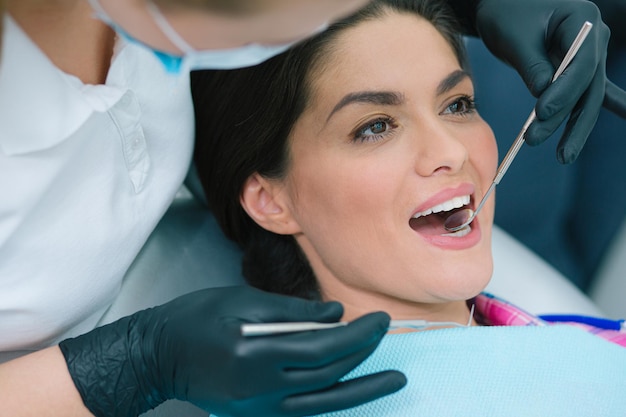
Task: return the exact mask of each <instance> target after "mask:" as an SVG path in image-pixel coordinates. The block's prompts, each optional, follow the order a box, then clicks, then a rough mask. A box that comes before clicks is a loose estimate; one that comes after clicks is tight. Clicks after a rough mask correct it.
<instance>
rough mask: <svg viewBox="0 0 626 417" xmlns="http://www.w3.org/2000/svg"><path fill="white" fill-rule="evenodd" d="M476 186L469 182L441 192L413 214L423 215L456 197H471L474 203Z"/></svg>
mask: <svg viewBox="0 0 626 417" xmlns="http://www.w3.org/2000/svg"><path fill="white" fill-rule="evenodd" d="M474 190H475V188H474V184H471V183H469V182H466V183H463V184H461V185H459V186H457V187H450V188H446V189H444V190H441V191H439V192H438V193H437V194H435V195H433V196H431V197H429V198H428V199H427V200H425V201H424V202H423V203H422V204H420V205H419V206H418V207H417V208H416V209H415V210H414V212H413V214H412V216H413V215H415V213H421V212H423V211H426V210H428V209H429V208H431V207H434V206H436V205H438V204H441V203H443V202H445V201H448V200H451V199H453V198H455V197H460V196H464V195H469V196H470V197H471V200H472V201H473V199H474V198H473V197H474Z"/></svg>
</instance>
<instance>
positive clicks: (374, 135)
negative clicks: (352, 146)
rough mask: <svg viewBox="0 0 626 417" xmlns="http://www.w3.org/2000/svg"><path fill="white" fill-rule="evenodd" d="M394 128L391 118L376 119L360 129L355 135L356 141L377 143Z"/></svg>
mask: <svg viewBox="0 0 626 417" xmlns="http://www.w3.org/2000/svg"><path fill="white" fill-rule="evenodd" d="M393 127H394V126H393V120H392V119H391V118H387V117H385V118H381V119H376V120H374V121H371V122H367V123H366V124H365V125H363V126H361V127H359V128H358V129H357V130H356V132H355V134H354V139H355V140H360V141H368V140H369V141H376V140H379V139H382V138H383V137H385V136H386V135H388V134H389V133H390V132H391V129H393Z"/></svg>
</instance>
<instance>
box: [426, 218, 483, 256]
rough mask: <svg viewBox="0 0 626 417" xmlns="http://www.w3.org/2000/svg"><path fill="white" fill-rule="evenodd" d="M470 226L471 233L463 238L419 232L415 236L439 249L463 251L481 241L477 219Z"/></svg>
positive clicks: (480, 231)
mask: <svg viewBox="0 0 626 417" xmlns="http://www.w3.org/2000/svg"><path fill="white" fill-rule="evenodd" d="M470 226H471V228H472V230H471V232H469V233H468V234H467V235H465V236H463V237H453V236H443V235H424V234H421V233H419V232H418V233H417V234H418V235H420V236H421V238H422V239H424V240H425V241H427V242H428V243H430V244H431V245H433V246H437V247H439V248H441V249H450V250H463V249H469V248H471V247H474V246H476V245H477V244H478V243H480V241H481V239H482V230H481V227H480V222H479V220H478V217H476V218H475V219H474V221H473V222H472V223H471V225H470Z"/></svg>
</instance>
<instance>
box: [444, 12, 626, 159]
mask: <svg viewBox="0 0 626 417" xmlns="http://www.w3.org/2000/svg"><path fill="white" fill-rule="evenodd" d="M450 3H451V4H452V5H453V6H454V7H455V9H456V11H457V14H459V16H463V17H464V18H465V19H467V20H466V21H467V22H469V24H470V25H472V26H473V28H474V29H475V33H477V34H478V35H479V36H480V37H481V38H482V40H483V42H484V43H485V45H486V46H487V48H489V50H490V51H491V52H492V53H493V54H494V55H495V56H497V57H498V58H500V59H501V60H503V61H504V62H506V63H508V64H509V65H511V66H512V67H514V68H515V69H516V70H517V72H518V73H519V74H520V75H521V76H522V78H523V80H524V82H525V83H526V85H527V86H528V88H529V89H530V91H531V93H532V94H533V95H534V96H535V97H539V98H538V100H537V105H536V106H535V111H536V113H537V120H536V121H535V122H534V123H533V124H532V125H531V126H530V128H529V130H528V132H527V134H526V142H527V143H528V144H529V145H537V144H540V143H542V142H543V141H545V140H546V139H547V138H548V137H549V136H550V135H551V134H552V133H554V131H555V130H556V129H557V128H558V127H559V126H560V125H561V123H562V122H563V121H564V120H565V119H566V118H567V117H568V115H569V120H568V121H567V124H566V126H565V130H564V133H563V136H562V138H561V140H560V142H559V144H558V146H557V159H558V160H559V161H560V162H561V163H570V162H573V161H574V160H575V159H576V158H577V157H578V154H579V153H580V151H581V150H582V148H583V146H584V144H585V141H586V140H587V137H588V136H589V134H590V133H591V130H592V129H593V127H594V125H595V122H596V120H597V118H598V114H599V113H600V109H601V108H602V106H603V105H604V106H605V107H606V108H607V109H609V110H611V111H613V112H615V113H616V114H618V115H619V116H621V117H624V118H626V92H624V91H623V90H621V89H620V88H619V87H617V86H616V85H615V84H613V83H611V82H610V81H609V80H608V79H607V77H606V72H605V68H606V55H607V46H608V42H609V36H610V31H609V29H608V27H607V26H606V25H605V24H604V23H603V22H602V20H601V17H600V12H599V10H598V8H597V7H596V5H594V4H593V3H591V2H589V1H586V0H450ZM587 20H588V21H590V22H591V23H593V25H594V27H593V29H592V30H591V32H590V34H589V36H588V37H587V39H586V40H585V42H584V43H583V45H582V47H581V48H580V50H579V51H578V54H577V56H576V57H575V58H574V60H573V61H572V63H571V64H570V66H569V67H568V68H567V69H566V70H565V72H564V73H563V74H562V75H561V76H560V77H559V79H558V80H557V81H555V82H554V84H553V85H550V82H551V80H552V76H553V75H554V72H555V71H556V67H557V66H558V65H559V64H560V62H561V61H562V59H563V57H564V56H565V53H566V52H567V50H568V49H569V47H570V45H571V43H572V41H573V40H574V38H575V37H576V35H577V34H578V32H579V30H580V28H581V27H582V25H583V23H584V22H585V21H587ZM470 32H471V31H470ZM477 70H480V69H477ZM523 122H524V121H523V120H520V126H521V125H522V123H523Z"/></svg>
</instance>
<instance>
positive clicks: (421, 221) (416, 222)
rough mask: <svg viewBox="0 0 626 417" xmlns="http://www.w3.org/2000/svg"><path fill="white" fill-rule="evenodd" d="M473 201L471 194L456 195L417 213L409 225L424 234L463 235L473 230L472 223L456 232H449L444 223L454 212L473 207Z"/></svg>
mask: <svg viewBox="0 0 626 417" xmlns="http://www.w3.org/2000/svg"><path fill="white" fill-rule="evenodd" d="M471 202H472V198H471V196H469V195H464V196H460V197H455V198H453V199H451V200H448V201H445V202H443V203H441V204H437V205H436V206H434V207H431V208H429V209H427V210H425V211H421V212H419V213H415V214H414V215H413V216H412V217H411V219H410V220H409V226H411V229H413V230H415V231H416V232H418V233H420V234H423V235H430V236H434V235H438V236H450V237H463V236H465V235H467V234H468V233H469V232H471V231H472V228H471V226H470V225H468V226H466V227H464V228H463V229H461V230H458V231H456V232H449V231H448V230H446V228H445V227H444V225H443V224H444V222H445V221H446V219H447V218H448V217H449V216H450V215H451V214H452V213H455V212H457V211H459V210H463V209H467V208H472V207H471Z"/></svg>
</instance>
